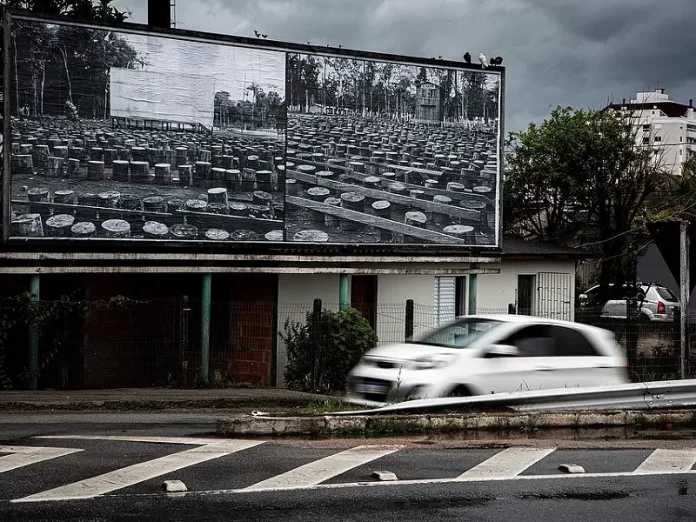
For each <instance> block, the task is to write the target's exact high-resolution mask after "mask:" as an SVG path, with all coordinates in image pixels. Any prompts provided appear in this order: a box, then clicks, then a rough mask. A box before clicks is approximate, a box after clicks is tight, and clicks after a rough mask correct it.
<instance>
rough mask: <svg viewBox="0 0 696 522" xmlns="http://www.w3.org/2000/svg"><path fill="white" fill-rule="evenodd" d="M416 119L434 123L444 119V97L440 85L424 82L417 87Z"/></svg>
mask: <svg viewBox="0 0 696 522" xmlns="http://www.w3.org/2000/svg"><path fill="white" fill-rule="evenodd" d="M416 119H417V120H420V121H424V122H432V123H439V122H441V121H442V99H441V90H440V86H439V85H436V84H434V83H431V82H423V83H421V84H419V85H418V86H417V87H416Z"/></svg>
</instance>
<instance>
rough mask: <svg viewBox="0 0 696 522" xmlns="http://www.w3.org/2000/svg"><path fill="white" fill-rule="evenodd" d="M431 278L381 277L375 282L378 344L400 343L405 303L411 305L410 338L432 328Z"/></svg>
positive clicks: (402, 332) (402, 337) (432, 282)
mask: <svg viewBox="0 0 696 522" xmlns="http://www.w3.org/2000/svg"><path fill="white" fill-rule="evenodd" d="M433 288H434V276H430V275H424V276H415V275H414V276H408V275H405V276H399V275H381V276H379V278H378V280H377V302H378V303H379V304H378V307H377V337H378V338H379V341H380V344H388V343H393V342H400V341H403V339H404V333H405V330H404V329H405V318H406V301H407V300H408V299H413V303H414V324H413V330H414V332H413V333H414V334H416V335H417V334H418V333H419V332H422V331H423V330H425V329H427V328H431V327H432V326H433V324H432V320H433V318H434V313H433V298H434V291H433Z"/></svg>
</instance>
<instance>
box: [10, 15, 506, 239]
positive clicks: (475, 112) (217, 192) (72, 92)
mask: <svg viewBox="0 0 696 522" xmlns="http://www.w3.org/2000/svg"><path fill="white" fill-rule="evenodd" d="M5 37H6V45H7V44H8V43H10V42H11V45H10V49H11V53H10V59H11V64H10V65H11V67H10V70H11V71H12V74H10V75H6V78H5V94H6V96H5V100H6V102H5V109H6V111H9V113H10V114H11V116H12V117H11V119H6V125H10V128H9V129H5V130H6V133H8V132H9V134H6V135H8V136H9V137H10V138H11V139H10V142H11V150H8V152H9V153H8V154H7V156H8V157H6V158H5V165H6V166H7V167H8V168H9V175H8V176H5V177H4V186H5V188H6V189H9V190H10V192H11V194H10V199H11V201H10V204H9V205H6V208H4V209H3V210H4V212H5V219H6V223H7V224H9V227H6V229H9V238H8V239H9V241H15V240H21V241H24V242H27V241H35V242H40V241H49V240H50V241H64V242H66V243H70V242H71V241H74V240H78V239H79V240H89V242H91V243H93V244H95V245H96V244H97V243H98V242H100V241H102V240H120V241H130V242H136V241H147V242H152V241H155V242H157V241H159V242H162V241H167V242H172V241H175V242H178V241H186V242H189V243H190V244H201V245H205V246H206V247H220V248H234V247H235V245H237V246H240V244H241V243H264V244H286V245H289V244H308V243H309V244H319V243H322V244H338V245H353V247H357V248H358V249H359V248H361V247H367V246H370V245H377V246H379V245H393V247H394V248H395V249H396V250H398V249H400V248H411V249H413V247H417V248H418V249H420V250H430V251H433V252H437V248H438V246H440V247H441V246H442V245H448V246H454V247H462V248H463V249H467V250H471V249H481V248H495V247H498V246H499V240H500V238H499V230H500V212H501V205H500V183H501V176H500V173H501V149H500V145H501V132H502V131H501V125H502V121H501V120H502V118H501V106H502V100H503V81H502V80H503V70H502V68H490V69H482V68H481V67H480V66H478V65H466V64H463V63H462V64H461V65H460V64H453V63H451V62H447V63H446V64H445V65H443V64H440V63H438V62H437V61H435V60H418V59H414V58H407V57H398V56H391V55H377V54H374V53H361V52H357V51H346V50H345V49H341V50H333V49H330V48H328V49H327V50H324V49H323V48H312V47H310V46H300V45H291V44H281V43H278V42H267V41H264V40H258V41H252V42H250V41H248V40H247V39H240V38H236V39H235V38H226V37H225V38H222V37H215V38H213V35H211V37H210V38H204V37H201V36H200V35H195V37H193V36H192V35H189V34H188V33H186V32H184V31H171V32H168V33H166V34H159V33H158V34H151V33H147V32H146V31H145V30H144V28H143V27H142V26H131V25H128V26H124V27H119V28H113V27H105V26H86V25H80V24H74V23H73V24H69V25H68V24H62V23H55V22H53V21H51V22H48V21H42V20H36V19H28V18H22V17H15V16H13V17H12V18H11V20H10V31H9V32H8V33H6V34H5ZM443 63H444V62H443ZM6 69H7V68H6ZM7 94H9V96H8V95H7ZM102 242H103V241H102Z"/></svg>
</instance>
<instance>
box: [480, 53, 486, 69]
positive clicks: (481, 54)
mask: <svg viewBox="0 0 696 522" xmlns="http://www.w3.org/2000/svg"><path fill="white" fill-rule="evenodd" d="M479 62H481V67H483V68H484V69H485V68H486V67H488V60H487V59H486V55H485V54H483V53H479Z"/></svg>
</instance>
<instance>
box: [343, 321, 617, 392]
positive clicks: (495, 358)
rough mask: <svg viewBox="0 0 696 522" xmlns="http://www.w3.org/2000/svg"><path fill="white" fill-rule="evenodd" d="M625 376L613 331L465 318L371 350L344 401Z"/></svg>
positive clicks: (604, 381)
mask: <svg viewBox="0 0 696 522" xmlns="http://www.w3.org/2000/svg"><path fill="white" fill-rule="evenodd" d="M627 382H628V372H627V364H626V359H625V357H624V356H623V354H622V353H621V349H620V347H619V346H618V345H617V343H616V340H615V338H614V334H613V333H612V332H609V331H607V330H603V329H601V328H596V327H593V326H588V325H584V324H579V323H573V322H569V321H557V320H550V319H549V320H547V319H542V318H539V317H530V316H523V315H490V316H467V317H461V318H459V319H458V320H456V321H454V322H453V323H450V324H448V325H446V326H443V327H441V328H438V329H436V330H433V331H431V332H430V333H428V334H426V335H424V336H422V337H421V338H420V339H419V340H413V341H407V342H405V343H403V344H394V345H389V346H382V347H379V348H375V349H373V350H370V351H369V352H367V353H366V354H365V355H364V356H363V357H362V359H361V360H360V362H359V363H358V364H357V366H355V368H353V369H352V370H351V372H350V374H349V376H348V394H347V397H346V400H347V401H348V402H351V403H353V404H362V405H365V406H379V405H383V404H385V403H389V402H394V401H399V400H404V399H407V400H408V399H417V398H432V397H451V396H468V395H481V394H488V393H501V392H514V391H526V390H538V389H548V388H571V387H580V386H603V385H613V384H625V383H627Z"/></svg>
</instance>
